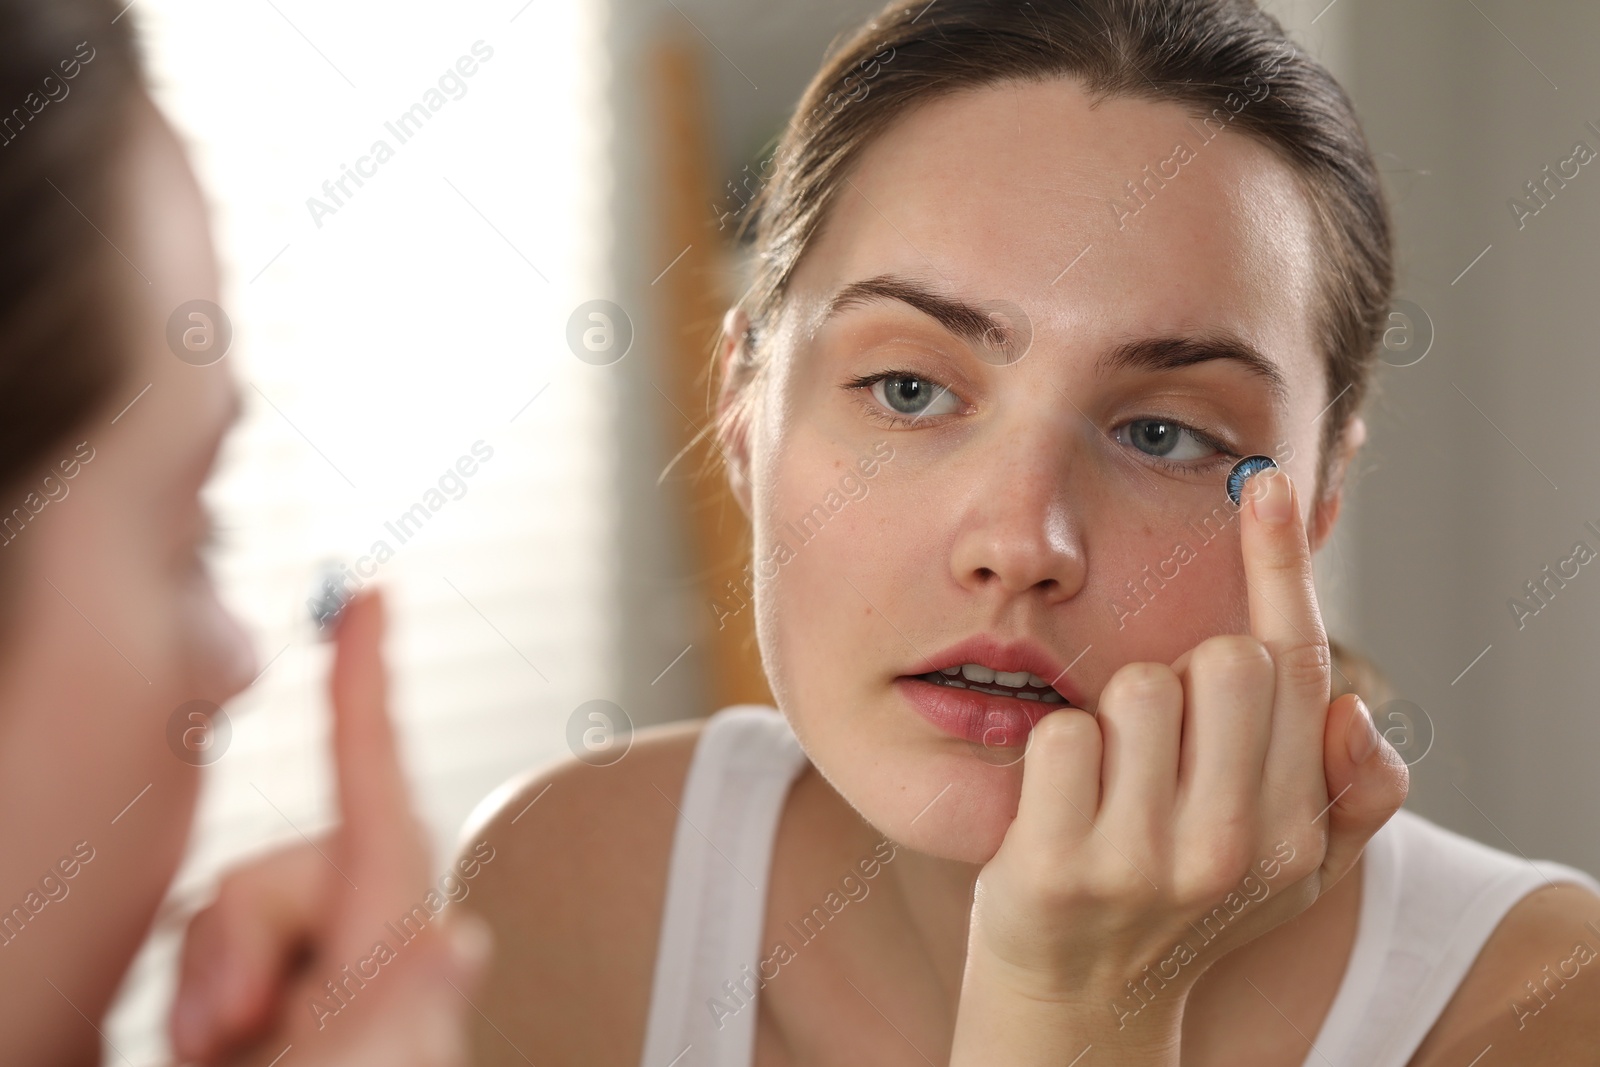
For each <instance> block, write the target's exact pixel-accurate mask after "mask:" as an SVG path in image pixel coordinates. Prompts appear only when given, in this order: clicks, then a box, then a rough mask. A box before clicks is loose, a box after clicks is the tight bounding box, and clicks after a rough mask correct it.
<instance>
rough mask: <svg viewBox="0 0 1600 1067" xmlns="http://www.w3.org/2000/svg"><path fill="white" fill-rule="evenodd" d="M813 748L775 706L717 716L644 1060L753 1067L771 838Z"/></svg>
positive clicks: (688, 832)
mask: <svg viewBox="0 0 1600 1067" xmlns="http://www.w3.org/2000/svg"><path fill="white" fill-rule="evenodd" d="M805 765H806V755H805V752H804V750H803V749H802V748H801V747H800V743H799V741H798V740H797V739H796V738H795V736H794V733H793V732H792V731H791V730H790V729H789V723H788V720H787V719H785V718H784V717H783V714H782V713H781V712H779V711H778V710H777V709H776V708H773V707H769V706H766V705H761V704H735V705H731V706H729V707H726V708H723V709H721V710H720V711H718V712H716V713H715V714H713V715H712V716H711V717H710V718H709V719H707V721H706V724H705V726H704V727H703V728H702V729H701V732H700V737H699V739H698V741H697V742H696V744H695V750H694V756H693V758H692V759H691V761H690V763H689V770H688V775H687V777H686V778H685V780H684V785H683V795H682V796H681V797H680V798H679V799H678V800H677V801H676V802H675V806H676V807H677V809H678V819H677V824H676V828H675V829H674V831H673V839H672V858H671V863H670V866H669V868H668V872H667V885H666V893H665V897H664V902H663V905H662V915H661V936H660V939H659V941H658V943H657V948H656V964H655V978H654V981H653V982H652V983H651V994H650V1013H649V1017H648V1021H647V1023H646V1027H645V1039H644V1051H643V1057H642V1059H641V1060H640V1065H641V1067H748V1065H749V1063H750V1061H751V1059H752V1057H753V1056H754V1050H755V1016H756V1013H755V1010H754V1006H753V1005H754V998H755V977H754V974H753V968H754V967H755V965H756V961H757V960H758V959H759V958H760V939H761V930H762V927H763V924H764V922H765V918H766V901H767V880H768V875H769V873H770V869H771V864H772V846H773V840H774V837H775V836H776V832H777V825H778V820H779V817H780V816H781V815H782V813H783V806H784V800H785V798H786V796H787V795H788V791H789V786H790V785H791V784H792V783H793V781H794V779H795V778H796V777H797V776H798V774H799V773H800V771H801V770H802V769H803V768H804V767H805Z"/></svg>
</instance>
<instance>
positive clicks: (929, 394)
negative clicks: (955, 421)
mask: <svg viewBox="0 0 1600 1067" xmlns="http://www.w3.org/2000/svg"><path fill="white" fill-rule="evenodd" d="M872 397H873V399H874V400H876V401H877V402H878V403H880V404H882V405H883V406H884V407H885V408H887V409H888V410H889V411H892V412H893V413H895V414H896V415H907V416H910V417H912V418H918V419H920V418H922V417H923V416H924V415H949V414H952V413H953V412H956V411H959V410H961V408H960V403H959V398H957V396H956V395H955V394H954V393H952V392H951V391H950V387H949V386H945V385H940V384H938V383H937V382H934V381H932V380H930V379H928V378H919V377H917V376H916V375H914V374H885V375H881V376H879V377H877V378H876V379H875V380H873V382H872Z"/></svg>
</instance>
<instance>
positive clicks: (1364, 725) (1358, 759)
mask: <svg viewBox="0 0 1600 1067" xmlns="http://www.w3.org/2000/svg"><path fill="white" fill-rule="evenodd" d="M1344 740H1345V744H1346V745H1347V746H1348V747H1349V749H1350V759H1351V761H1352V762H1354V763H1362V762H1365V760H1366V758H1367V757H1368V756H1370V755H1372V750H1373V749H1375V748H1377V747H1378V728H1377V727H1376V726H1374V725H1373V723H1372V712H1370V711H1368V710H1367V703H1366V701H1364V700H1362V699H1361V698H1360V697H1356V714H1354V715H1352V716H1351V717H1350V725H1349V726H1348V727H1346V728H1345V732H1344Z"/></svg>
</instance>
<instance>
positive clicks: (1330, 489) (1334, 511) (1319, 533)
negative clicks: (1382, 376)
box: [1309, 415, 1367, 552]
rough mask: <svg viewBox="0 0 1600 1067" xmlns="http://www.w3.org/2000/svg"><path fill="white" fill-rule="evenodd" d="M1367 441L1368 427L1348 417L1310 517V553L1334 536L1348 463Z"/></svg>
mask: <svg viewBox="0 0 1600 1067" xmlns="http://www.w3.org/2000/svg"><path fill="white" fill-rule="evenodd" d="M1366 440H1367V424H1366V423H1365V422H1363V421H1362V419H1361V416H1360V415H1352V416H1350V420H1349V421H1348V422H1346V423H1345V425H1344V432H1343V433H1342V434H1340V435H1339V441H1338V445H1337V448H1338V452H1337V454H1336V455H1335V456H1334V457H1333V462H1332V463H1331V464H1329V466H1328V484H1327V487H1326V488H1325V489H1324V490H1323V492H1322V495H1321V497H1320V498H1319V499H1318V500H1317V503H1316V506H1315V507H1314V508H1313V509H1312V514H1311V529H1310V531H1309V532H1310V537H1311V551H1313V552H1315V551H1316V550H1317V549H1319V548H1321V547H1322V543H1323V542H1324V541H1326V540H1327V539H1328V536H1329V535H1330V534H1332V533H1333V524H1334V523H1335V522H1336V521H1338V518H1339V509H1340V508H1341V507H1342V506H1343V504H1344V478H1345V473H1346V472H1347V471H1348V470H1349V469H1350V464H1351V463H1352V462H1353V461H1354V460H1355V458H1356V453H1357V452H1359V451H1361V446H1362V445H1363V444H1365V443H1366Z"/></svg>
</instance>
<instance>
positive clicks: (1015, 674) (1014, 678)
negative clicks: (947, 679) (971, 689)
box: [941, 663, 1050, 689]
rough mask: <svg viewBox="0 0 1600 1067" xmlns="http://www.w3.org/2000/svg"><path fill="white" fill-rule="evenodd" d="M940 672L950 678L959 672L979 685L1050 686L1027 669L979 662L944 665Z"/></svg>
mask: <svg viewBox="0 0 1600 1067" xmlns="http://www.w3.org/2000/svg"><path fill="white" fill-rule="evenodd" d="M941 673H944V674H947V675H950V676H951V677H952V678H953V677H955V676H956V675H958V674H959V675H961V676H962V677H963V678H965V679H966V680H967V681H969V682H978V683H979V684H981V685H989V684H998V685H1008V686H1011V687H1012V688H1014V689H1020V688H1022V687H1023V686H1025V685H1032V686H1037V687H1039V688H1040V689H1047V688H1049V686H1050V683H1049V682H1047V681H1045V680H1044V679H1043V678H1041V677H1039V676H1038V675H1037V674H1029V673H1028V672H1027V671H997V670H994V669H993V668H991V667H985V666H984V665H983V664H981V663H963V664H961V665H960V666H958V667H945V668H943V670H942V672H941Z"/></svg>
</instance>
